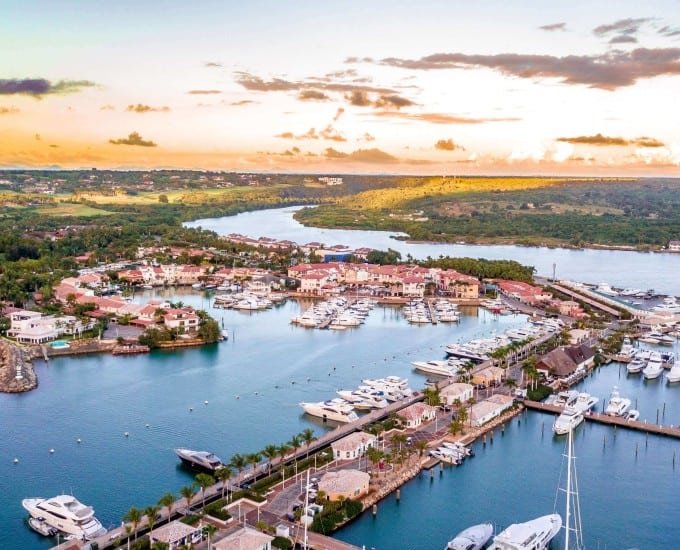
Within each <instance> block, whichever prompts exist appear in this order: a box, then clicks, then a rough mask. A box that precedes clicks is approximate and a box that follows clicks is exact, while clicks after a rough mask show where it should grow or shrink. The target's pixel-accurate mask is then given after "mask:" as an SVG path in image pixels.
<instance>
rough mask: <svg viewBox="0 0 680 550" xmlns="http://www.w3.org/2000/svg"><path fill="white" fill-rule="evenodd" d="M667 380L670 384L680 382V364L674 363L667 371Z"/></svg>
mask: <svg viewBox="0 0 680 550" xmlns="http://www.w3.org/2000/svg"><path fill="white" fill-rule="evenodd" d="M666 382H668V383H669V384H672V383H674V382H680V365H673V366H672V367H671V370H669V371H668V372H667V373H666Z"/></svg>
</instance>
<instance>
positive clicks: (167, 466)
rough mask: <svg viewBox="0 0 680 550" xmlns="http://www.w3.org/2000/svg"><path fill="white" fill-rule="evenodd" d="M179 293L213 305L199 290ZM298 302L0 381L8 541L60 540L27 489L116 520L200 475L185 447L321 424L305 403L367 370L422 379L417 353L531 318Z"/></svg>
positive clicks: (259, 439)
mask: <svg viewBox="0 0 680 550" xmlns="http://www.w3.org/2000/svg"><path fill="white" fill-rule="evenodd" d="M152 294H153V293H149V294H148V295H147V296H146V298H147V299H148V298H150V296H151V295H152ZM168 298H174V299H176V300H178V299H181V300H183V301H184V302H185V303H191V304H193V305H194V306H196V307H201V306H203V307H208V301H207V300H205V299H203V298H202V297H201V296H200V295H199V294H194V293H191V292H190V291H187V292H185V293H183V294H180V295H178V296H176V295H168ZM300 307H301V306H300V305H299V304H298V303H297V302H288V303H287V304H285V305H283V306H280V307H278V308H275V309H273V310H270V311H266V312H260V313H252V314H248V313H240V312H236V311H223V310H214V311H213V315H214V316H215V317H216V318H217V319H219V320H221V319H222V318H224V324H225V326H226V327H227V328H228V329H229V330H230V332H232V335H233V337H232V338H231V339H230V341H228V342H223V343H221V344H217V345H214V346H212V347H206V348H202V349H193V350H186V351H180V352H172V353H170V352H154V353H151V354H148V355H140V356H128V357H117V358H116V357H113V356H110V355H98V356H87V357H80V358H61V359H53V360H51V361H50V362H49V365H46V364H45V363H42V362H39V363H37V372H38V376H39V380H40V385H39V387H38V389H37V390H35V391H33V392H29V393H26V394H21V395H8V394H0V428H1V434H2V437H0V495H1V496H0V528H1V530H2V533H3V537H9V538H8V539H3V540H12V541H13V542H14V547H15V548H41V547H45V546H49V542H48V541H47V540H46V539H43V538H42V537H40V536H38V535H36V534H34V533H32V532H31V531H30V530H29V529H28V528H27V527H26V526H25V525H24V524H23V518H24V516H25V514H24V511H23V509H22V508H21V504H20V502H21V499H22V498H25V497H28V496H53V495H55V494H58V493H60V492H62V491H65V492H72V493H73V494H74V495H75V496H77V497H78V498H79V499H81V500H82V501H83V502H85V503H87V504H90V505H92V506H94V508H95V510H96V512H97V516H98V517H99V518H100V519H101V521H102V523H103V524H104V525H105V526H108V527H111V526H114V525H117V524H119V523H120V520H121V518H122V516H123V515H125V513H126V512H127V510H128V509H129V508H130V507H131V506H137V507H145V506H148V505H149V504H154V503H155V502H156V501H157V500H158V498H159V497H160V496H161V495H163V494H164V493H165V492H166V491H168V490H169V491H173V492H174V493H178V492H179V489H180V488H181V487H182V486H183V485H187V484H188V483H190V482H191V476H190V474H189V473H187V472H186V471H185V470H184V469H183V468H182V467H181V466H179V462H178V460H177V459H176V457H175V455H174V453H173V449H174V448H175V447H179V446H187V447H190V448H196V449H209V450H212V451H214V452H215V453H216V454H217V455H218V456H220V457H222V458H223V459H224V460H228V459H229V458H230V457H231V456H233V455H234V454H235V453H237V452H242V453H243V452H253V451H257V450H260V449H262V448H263V447H264V446H265V445H267V444H270V443H275V444H279V443H282V442H284V441H287V440H288V439H290V436H292V435H293V434H295V433H299V432H300V431H301V430H303V429H304V428H307V427H312V428H314V429H315V430H316V431H317V433H321V431H322V430H324V429H325V428H324V427H322V426H321V425H319V424H316V423H314V422H313V421H311V420H310V419H309V418H308V417H305V416H304V415H303V414H302V411H301V409H300V408H299V406H298V405H297V403H298V402H300V401H308V400H321V399H326V398H330V397H333V396H334V392H335V390H336V389H339V388H349V387H356V386H357V385H358V384H359V383H360V380H361V378H362V377H364V378H365V377H368V376H371V377H377V376H384V375H387V374H398V375H402V376H408V377H409V378H410V379H411V381H412V383H413V385H414V386H415V387H422V386H423V383H424V379H425V378H424V377H422V376H419V375H417V374H415V373H414V372H412V367H411V365H410V362H411V361H413V360H416V359H432V358H439V357H441V356H442V353H443V352H442V346H443V345H444V344H446V343H449V342H452V341H457V340H460V339H470V338H473V337H477V336H481V335H483V334H487V333H490V332H491V331H502V330H504V329H506V328H509V327H511V326H517V325H519V324H522V323H523V322H524V317H522V316H517V317H514V316H509V317H502V318H500V320H498V321H494V320H492V318H491V316H486V315H485V314H484V313H480V316H477V315H476V313H477V310H476V309H472V310H470V311H469V313H470V315H466V316H464V317H463V319H462V322H461V324H460V326H455V325H453V326H446V325H443V324H441V325H437V326H427V327H421V326H412V325H409V324H408V323H406V322H405V321H404V320H403V318H402V317H401V313H400V311H399V310H398V309H393V308H381V307H379V308H376V309H375V310H373V312H372V313H371V314H370V316H369V318H368V320H367V322H366V324H364V325H362V326H361V327H360V328H359V329H356V330H352V331H344V332H336V331H315V330H306V329H303V328H300V327H294V326H292V325H290V324H289V321H290V318H291V317H292V316H294V315H296V314H298V313H299V311H300ZM308 379H309V380H308ZM292 382H295V383H294V384H293V383H292ZM276 386H278V388H277V387H276ZM237 396H238V397H239V398H238V399H237ZM206 400H207V401H208V402H209V404H208V405H204V401H206ZM190 407H192V408H193V412H190V411H189V408H190ZM146 424H148V425H149V427H148V428H147V427H146ZM125 432H129V437H127V438H126V437H125V436H124V435H123V434H124V433H125ZM77 438H80V439H81V440H82V443H80V444H77V443H76V439H77ZM51 448H53V449H55V453H54V454H53V455H51V454H50V452H49V450H50V449H51ZM15 457H17V458H18V459H19V464H17V465H14V464H12V460H13V459H14V458H15ZM2 546H3V544H1V543H0V547H2Z"/></svg>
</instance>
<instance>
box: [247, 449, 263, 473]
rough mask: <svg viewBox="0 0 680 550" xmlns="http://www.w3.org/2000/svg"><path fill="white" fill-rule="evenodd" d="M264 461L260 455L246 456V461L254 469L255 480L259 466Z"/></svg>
mask: <svg viewBox="0 0 680 550" xmlns="http://www.w3.org/2000/svg"><path fill="white" fill-rule="evenodd" d="M261 460H262V455H261V454H260V453H249V454H247V455H246V461H247V462H248V464H250V465H251V466H252V467H253V479H255V472H256V471H257V465H258V464H259V463H260V461H261Z"/></svg>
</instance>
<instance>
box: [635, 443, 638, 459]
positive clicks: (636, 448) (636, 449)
mask: <svg viewBox="0 0 680 550" xmlns="http://www.w3.org/2000/svg"><path fill="white" fill-rule="evenodd" d="M637 453H638V444H637V443H636V444H635V458H637Z"/></svg>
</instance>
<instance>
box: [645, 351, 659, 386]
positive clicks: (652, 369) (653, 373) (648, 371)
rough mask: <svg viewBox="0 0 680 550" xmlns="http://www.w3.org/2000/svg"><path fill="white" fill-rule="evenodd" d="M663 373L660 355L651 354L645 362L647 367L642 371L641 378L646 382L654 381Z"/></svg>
mask: <svg viewBox="0 0 680 550" xmlns="http://www.w3.org/2000/svg"><path fill="white" fill-rule="evenodd" d="M662 372H663V363H662V362H661V354H659V353H657V352H652V354H651V356H650V357H649V361H647V366H646V367H645V368H644V369H642V376H644V377H645V378H646V379H647V380H655V379H657V378H659V376H661V373H662Z"/></svg>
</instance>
